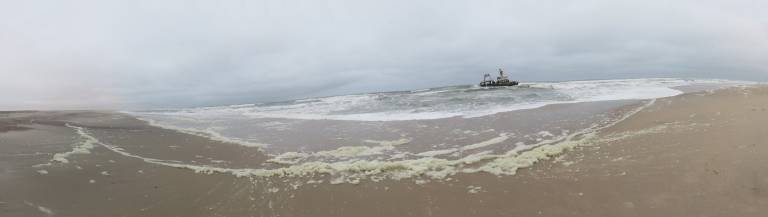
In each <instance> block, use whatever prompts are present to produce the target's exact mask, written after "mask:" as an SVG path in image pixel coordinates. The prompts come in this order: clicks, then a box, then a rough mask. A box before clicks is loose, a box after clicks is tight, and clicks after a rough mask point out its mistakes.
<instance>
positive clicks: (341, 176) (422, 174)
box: [70, 99, 656, 184]
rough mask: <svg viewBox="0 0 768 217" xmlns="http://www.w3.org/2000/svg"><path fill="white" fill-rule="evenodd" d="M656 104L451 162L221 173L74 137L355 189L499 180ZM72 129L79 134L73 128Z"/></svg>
mask: <svg viewBox="0 0 768 217" xmlns="http://www.w3.org/2000/svg"><path fill="white" fill-rule="evenodd" d="M655 101H656V100H655V99H651V100H648V101H647V102H646V103H645V104H644V105H641V106H638V107H637V108H635V109H633V110H631V111H629V112H626V113H624V115H623V116H621V118H618V119H615V121H613V122H611V123H608V124H605V125H599V124H595V125H593V126H592V127H589V128H586V129H582V130H580V131H578V132H575V133H573V134H569V135H565V136H561V137H558V138H554V139H550V140H545V141H542V142H540V143H538V144H534V145H530V146H527V147H528V148H526V149H513V150H510V151H508V152H506V153H503V154H492V153H490V152H481V153H477V154H473V155H469V156H465V157H463V158H460V159H455V160H448V159H442V158H435V157H424V158H418V159H407V160H398V161H381V160H364V159H353V160H347V161H339V162H322V161H313V162H305V163H301V164H296V165H291V166H286V167H279V168H222V167H215V166H206V165H191V164H184V163H181V162H177V161H169V160H161V159H155V158H147V157H142V156H139V155H136V154H133V153H130V152H127V151H125V150H124V149H123V148H120V147H117V146H114V145H111V144H107V143H104V142H101V141H98V140H97V139H96V138H95V137H93V136H92V135H91V134H90V133H88V131H87V130H86V129H84V128H80V129H82V130H78V131H77V132H78V134H79V135H80V136H82V137H84V138H85V139H87V140H92V141H95V144H98V145H101V146H103V147H105V148H107V149H109V150H110V151H113V152H115V153H117V154H120V155H122V156H125V157H130V158H135V159H139V160H142V161H144V162H146V163H150V164H155V165H161V166H167V167H174V168H181V169H189V170H192V171H194V172H195V173H201V174H214V173H222V174H231V175H234V176H236V177H248V178H258V177H261V178H268V177H292V178H307V177H313V176H315V175H328V176H329V177H330V178H331V182H330V183H332V184H340V183H351V184H356V183H359V182H360V180H363V179H368V180H371V181H380V180H384V179H393V180H400V179H407V178H412V179H414V180H415V181H419V180H441V179H444V178H446V177H449V176H452V175H455V174H457V173H475V172H486V173H490V174H495V175H498V176H501V175H515V174H516V172H517V170H518V169H521V168H525V167H530V166H532V165H534V164H535V163H536V162H538V161H540V160H546V159H550V158H551V157H553V156H556V155H560V154H562V153H564V152H565V151H568V150H571V149H573V148H575V147H577V146H581V145H585V144H589V143H591V142H594V141H595V139H596V137H597V132H599V131H600V130H602V129H605V128H608V127H611V126H614V125H616V124H618V123H620V122H622V121H624V120H626V119H628V118H629V117H631V116H633V115H634V114H637V113H638V112H640V111H641V110H643V109H645V108H648V107H650V106H651V105H653V104H654V102H655ZM70 127H71V128H74V129H78V128H76V126H70ZM478 164H480V165H478Z"/></svg>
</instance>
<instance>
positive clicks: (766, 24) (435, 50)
mask: <svg viewBox="0 0 768 217" xmlns="http://www.w3.org/2000/svg"><path fill="white" fill-rule="evenodd" d="M766 11H768V3H764V1H685V0H681V1H660V0H649V1H622V0H618V1H617V0H613V1H608V0H604V1H595V0H593V1H555V0H538V1H472V2H470V1H277V0H275V1H226V2H223V1H82V0H81V1H68V2H62V1H48V2H46V1H2V2H0V109H62V108H64V109H81V108H88V109H135V108H156V107H175V106H198V105H214V104H233V103H248V102H255V101H266V100H280V99H287V98H297V97H308V96H318V95H332V94H342V93H354V92H369V91H384V90H398V89H415V88H424V87H430V86H440V85H453V84H473V83H476V81H477V80H478V79H481V75H482V74H483V73H486V72H491V71H492V70H494V69H495V68H498V67H502V68H505V69H507V71H509V72H510V73H512V75H513V76H514V77H515V78H519V79H522V80H573V79H594V78H630V77H700V78H728V79H742V80H760V81H765V80H768V64H766V63H765V62H767V61H766V60H768V13H765V12H766Z"/></svg>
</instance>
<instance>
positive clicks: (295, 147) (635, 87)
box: [125, 78, 750, 183]
mask: <svg viewBox="0 0 768 217" xmlns="http://www.w3.org/2000/svg"><path fill="white" fill-rule="evenodd" d="M742 84H750V82H740V81H729V80H711V79H709V80H705V79H704V80H703V79H673V78H650V79H623V80H592V81H566V82H531V83H523V84H522V85H521V86H517V87H496V88H485V87H478V86H472V85H465V86H449V87H436V88H429V89H422V90H411V91H397V92H379V93H366V94H352V95H342V96H330V97H318V98H307V99H298V100H288V101H281V102H264V103H253V104H240V105H226V106H212V107H198V108H183V109H163V110H148V111H126V112H125V113H128V114H130V115H133V116H135V117H138V118H139V119H141V120H144V121H147V122H148V123H150V124H152V125H154V126H158V127H162V128H166V129H172V130H176V131H180V132H184V133H189V134H194V135H200V136H204V137H208V138H211V139H214V140H218V141H223V142H228V143H234V144H239V145H243V146H247V147H253V148H258V149H261V150H262V151H264V152H265V153H267V154H268V155H269V158H270V159H269V160H267V161H266V162H265V163H264V164H263V165H260V166H259V167H258V168H242V167H237V168H236V167H233V166H228V165H227V164H226V163H219V164H215V165H212V164H201V163H189V162H186V163H185V162H182V163H174V164H173V165H170V166H175V167H186V168H191V169H195V170H197V171H199V172H222V173H232V174H235V175H244V174H247V175H249V176H274V175H275V174H281V176H283V175H284V176H297V177H298V176H304V175H307V174H324V175H328V176H331V178H332V181H331V182H333V183H356V182H359V181H360V180H364V179H370V180H374V181H376V180H383V179H403V178H414V180H416V181H418V182H426V181H429V180H435V179H445V178H446V177H450V176H451V175H454V174H457V173H475V172H487V173H492V174H496V175H510V174H515V173H516V171H517V170H518V169H519V168H524V167H527V166H530V165H532V164H533V163H534V162H536V161H538V160H540V159H544V158H547V157H549V156H551V155H555V154H558V153H560V152H562V151H563V150H566V149H568V148H571V147H573V146H576V145H578V143H583V142H588V141H589V139H590V138H591V137H592V136H593V134H594V133H595V132H596V131H598V130H599V129H603V128H605V127H608V126H612V125H614V124H616V123H618V122H620V121H621V120H624V119H626V118H628V117H630V116H631V115H633V114H635V113H636V112H640V111H641V110H642V109H643V108H645V107H647V106H649V105H652V104H653V103H654V101H655V99H658V98H662V97H670V96H676V95H680V94H683V93H685V92H686V91H687V90H692V89H695V90H702V89H705V90H714V89H718V88H721V87H727V86H734V85H742ZM152 160H155V159H149V161H152ZM145 161H147V159H145ZM158 162H160V161H158ZM314 181H318V180H309V182H314Z"/></svg>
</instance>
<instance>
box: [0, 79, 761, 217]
mask: <svg viewBox="0 0 768 217" xmlns="http://www.w3.org/2000/svg"><path fill="white" fill-rule="evenodd" d="M703 89H708V88H703ZM268 118H274V120H271V119H270V122H268V123H271V124H272V125H270V126H269V127H265V128H263V129H252V128H247V129H252V131H253V132H252V133H253V134H252V135H256V136H258V137H259V139H260V140H259V142H254V141H250V140H248V141H246V140H245V139H241V140H237V139H236V138H239V137H231V136H229V135H217V134H211V133H206V132H202V131H191V130H189V129H186V131H185V130H182V129H173V128H172V127H169V126H166V125H161V124H158V123H152V122H148V121H147V120H146V118H142V117H138V118H137V115H134V114H131V113H121V112H110V111H20V112H2V113H0V216H163V217H167V216H763V215H764V214H765V213H768V158H766V157H765V156H768V128H766V126H765V123H768V88H767V87H762V86H742V87H730V88H724V89H717V90H711V89H710V90H704V91H702V90H700V89H697V88H691V89H690V90H688V91H686V93H684V94H681V95H676V96H671V97H663V98H658V99H642V100H612V101H599V102H597V101H596V102H579V103H569V104H552V105H546V106H543V107H537V108H531V109H522V110H515V111H505V112H500V113H496V114H491V115H486V116H482V117H447V118H439V119H430V120H402V121H379V120H374V121H365V120H364V121H360V120H353V121H359V122H350V120H326V119H322V120H301V121H286V120H281V119H280V117H268ZM196 121H198V122H200V123H207V122H205V121H200V120H196ZM195 123H197V122H195ZM277 123H279V124H277ZM286 123H287V124H288V125H290V128H285V127H280V126H284V125H286ZM237 124H243V126H246V125H247V124H249V123H239V122H238V123H237ZM259 124H263V123H259ZM281 124H282V125H281ZM235 126H239V125H235ZM248 126H250V125H248ZM233 129H236V130H233V131H227V132H229V133H232V135H237V133H238V132H239V131H237V130H240V131H244V130H246V129H244V128H233ZM243 138H246V137H243ZM361 142H362V143H364V144H365V145H363V146H355V145H356V144H360V143H361ZM308 143H315V144H317V145H313V146H302V145H297V144H308ZM350 147H354V148H350ZM437 156H442V157H437ZM350 165H354V166H350Z"/></svg>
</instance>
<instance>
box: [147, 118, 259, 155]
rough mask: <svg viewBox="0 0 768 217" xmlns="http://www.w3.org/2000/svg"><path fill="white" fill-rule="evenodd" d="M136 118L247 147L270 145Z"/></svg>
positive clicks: (170, 128)
mask: <svg viewBox="0 0 768 217" xmlns="http://www.w3.org/2000/svg"><path fill="white" fill-rule="evenodd" d="M136 119H139V120H142V121H144V122H147V124H149V125H151V126H155V127H159V128H163V129H168V130H174V131H177V132H182V133H186V134H190V135H196V136H202V137H205V138H208V139H210V140H214V141H219V142H224V143H230V144H237V145H242V146H246V147H256V148H264V147H267V146H269V145H268V144H265V143H255V142H250V141H246V140H243V139H238V138H232V137H226V136H222V135H221V134H220V133H218V132H216V131H215V130H212V129H210V128H209V129H206V130H198V129H193V128H183V127H177V126H173V125H168V124H162V123H160V122H158V121H156V120H154V119H149V118H141V117H136Z"/></svg>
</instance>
